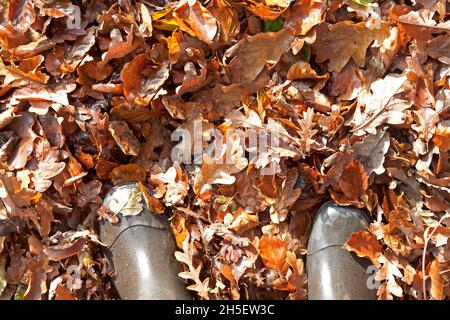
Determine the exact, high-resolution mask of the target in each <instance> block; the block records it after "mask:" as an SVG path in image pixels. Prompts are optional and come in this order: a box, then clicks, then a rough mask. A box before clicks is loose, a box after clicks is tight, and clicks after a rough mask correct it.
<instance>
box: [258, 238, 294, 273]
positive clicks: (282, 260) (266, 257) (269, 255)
mask: <svg viewBox="0 0 450 320" xmlns="http://www.w3.org/2000/svg"><path fill="white" fill-rule="evenodd" d="M286 252H287V247H286V244H285V243H284V242H283V241H282V240H280V239H279V238H278V237H276V236H272V235H269V234H265V235H263V236H262V237H261V239H260V240H259V253H260V255H261V259H262V260H263V262H264V265H265V266H266V267H267V268H272V269H275V270H277V271H278V272H280V274H285V272H286V271H287V268H288V267H289V264H288V263H287V262H286Z"/></svg>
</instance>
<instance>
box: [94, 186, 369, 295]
mask: <svg viewBox="0 0 450 320" xmlns="http://www.w3.org/2000/svg"><path fill="white" fill-rule="evenodd" d="M132 192H140V190H139V188H138V187H137V186H136V185H135V184H126V185H122V186H118V187H115V188H113V189H111V190H110V191H109V192H108V194H107V195H106V197H105V199H104V203H105V205H106V206H107V207H108V206H113V205H114V202H115V201H117V197H118V196H119V195H120V196H124V195H125V196H126V195H127V194H131V193H132ZM119 217H120V223H118V224H111V223H109V222H105V221H102V223H101V225H100V239H101V241H102V242H103V243H104V244H106V246H107V248H108V249H107V250H106V256H107V257H108V259H109V261H110V262H111V264H112V266H113V268H114V270H115V273H116V277H115V278H114V284H115V287H116V289H117V291H118V293H119V295H120V297H121V298H122V299H133V300H138V299H139V300H141V299H176V300H181V299H192V296H191V294H190V293H189V292H188V291H187V290H186V288H185V284H184V283H183V282H182V280H181V279H180V278H179V277H178V273H179V272H180V266H179V263H178V262H177V261H176V260H175V258H174V252H175V249H176V248H175V241H174V239H173V236H172V232H171V230H170V227H169V224H168V222H167V218H166V217H164V216H159V215H156V214H152V213H151V212H148V210H144V211H143V212H142V213H141V214H139V215H137V216H121V215H120V214H119ZM368 221H369V218H368V216H367V214H366V213H365V212H364V211H362V210H360V209H356V208H354V207H341V206H338V205H337V204H335V203H334V202H331V201H330V202H327V203H325V204H324V205H323V206H322V207H321V208H320V209H319V212H318V213H317V215H316V218H315V220H314V224H313V228H312V231H311V235H310V239H309V243H308V254H307V259H306V267H307V271H308V296H309V299H337V300H344V299H376V290H374V289H371V288H369V286H368V285H367V278H368V276H369V274H367V269H368V267H369V263H368V262H367V261H366V260H363V259H361V258H358V257H357V256H356V255H355V254H353V253H350V252H348V251H346V250H345V249H343V245H344V243H345V241H346V240H347V239H348V237H349V236H350V234H351V233H353V232H356V231H359V230H361V229H363V228H364V227H365V226H367V224H368Z"/></svg>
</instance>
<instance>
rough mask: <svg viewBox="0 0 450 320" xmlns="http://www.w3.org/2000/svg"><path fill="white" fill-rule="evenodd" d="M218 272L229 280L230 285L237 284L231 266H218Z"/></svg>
mask: <svg viewBox="0 0 450 320" xmlns="http://www.w3.org/2000/svg"><path fill="white" fill-rule="evenodd" d="M220 273H221V274H222V275H223V276H224V277H225V278H226V279H227V280H228V281H230V283H231V285H232V286H237V282H236V279H235V278H234V276H233V267H232V266H229V265H223V266H222V267H221V268H220Z"/></svg>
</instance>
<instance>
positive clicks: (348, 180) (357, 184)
mask: <svg viewBox="0 0 450 320" xmlns="http://www.w3.org/2000/svg"><path fill="white" fill-rule="evenodd" d="M367 187H368V178H367V174H366V171H365V170H364V166H363V165H362V164H361V163H360V162H359V161H356V160H353V161H351V162H349V163H348V164H346V165H345V166H344V170H343V171H342V173H341V177H340V178H339V188H340V189H341V191H342V192H343V193H344V195H345V196H347V197H348V198H349V199H352V200H357V199H358V198H359V197H361V196H362V195H363V194H365V193H366V190H367Z"/></svg>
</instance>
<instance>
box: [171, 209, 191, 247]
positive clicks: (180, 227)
mask: <svg viewBox="0 0 450 320" xmlns="http://www.w3.org/2000/svg"><path fill="white" fill-rule="evenodd" d="M170 227H171V228H172V232H173V234H174V235H175V240H176V241H177V246H178V248H180V249H183V241H184V239H186V236H187V234H188V230H187V229H186V220H185V219H184V218H183V217H182V216H180V215H176V216H174V217H173V218H172V220H171V221H170Z"/></svg>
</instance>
